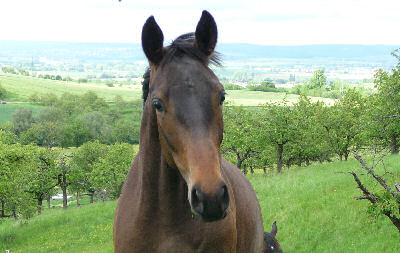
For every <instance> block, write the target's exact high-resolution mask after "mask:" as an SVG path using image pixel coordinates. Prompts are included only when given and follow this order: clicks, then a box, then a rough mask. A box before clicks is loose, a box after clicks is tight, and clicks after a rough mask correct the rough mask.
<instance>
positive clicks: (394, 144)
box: [390, 134, 399, 154]
mask: <svg viewBox="0 0 400 253" xmlns="http://www.w3.org/2000/svg"><path fill="white" fill-rule="evenodd" d="M391 139H392V140H391V142H390V153H392V154H398V153H399V143H398V142H397V134H392V138H391Z"/></svg>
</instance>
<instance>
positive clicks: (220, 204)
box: [190, 183, 229, 222]
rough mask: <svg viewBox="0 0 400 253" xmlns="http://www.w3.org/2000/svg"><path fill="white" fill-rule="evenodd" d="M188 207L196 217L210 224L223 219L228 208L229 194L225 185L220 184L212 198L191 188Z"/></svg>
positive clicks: (198, 188)
mask: <svg viewBox="0 0 400 253" xmlns="http://www.w3.org/2000/svg"><path fill="white" fill-rule="evenodd" d="M190 205H191V206H192V210H193V211H194V213H195V214H196V216H198V217H200V218H201V220H203V221H206V222H210V221H217V220H221V219H223V218H225V217H226V215H227V208H228V206H229V193H228V188H227V186H226V184H225V183H222V184H221V187H220V188H219V189H218V190H217V191H216V192H215V194H214V196H208V195H207V194H205V193H204V192H203V191H202V190H201V189H200V187H198V186H197V185H195V186H194V187H193V188H192V192H191V201H190Z"/></svg>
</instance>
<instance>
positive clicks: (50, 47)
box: [0, 41, 400, 62]
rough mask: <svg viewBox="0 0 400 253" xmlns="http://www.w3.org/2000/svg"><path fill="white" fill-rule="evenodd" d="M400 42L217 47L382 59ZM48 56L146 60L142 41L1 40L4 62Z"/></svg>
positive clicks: (259, 54)
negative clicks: (383, 43)
mask: <svg viewBox="0 0 400 253" xmlns="http://www.w3.org/2000/svg"><path fill="white" fill-rule="evenodd" d="M397 48H400V45H354V44H343V45H335V44H333V45H301V46H265V45H253V44H243V43H221V44H218V46H217V50H218V51H219V52H220V53H222V57H223V60H224V61H227V60H228V61H229V60H241V61H244V60H252V59H264V58H293V59H304V58H335V59H344V60H349V59H357V60H362V59H365V60H371V61H381V60H389V59H391V58H392V57H391V55H390V53H391V52H392V51H393V50H395V49H397ZM32 57H33V58H35V59H36V58H40V57H43V58H47V59H50V60H56V61H81V62H87V61H90V62H93V61H95V62H97V61H99V62H101V61H144V60H145V57H144V54H143V52H142V48H141V45H140V44H139V43H79V42H39V41H0V61H3V62H4V60H8V61H13V60H14V61H17V60H30V59H31V58H32Z"/></svg>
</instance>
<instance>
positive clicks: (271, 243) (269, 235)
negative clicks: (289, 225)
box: [263, 221, 283, 253]
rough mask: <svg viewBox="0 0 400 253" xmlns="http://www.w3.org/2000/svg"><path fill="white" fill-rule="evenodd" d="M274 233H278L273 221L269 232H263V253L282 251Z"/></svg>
mask: <svg viewBox="0 0 400 253" xmlns="http://www.w3.org/2000/svg"><path fill="white" fill-rule="evenodd" d="M276 233H278V227H277V226H276V221H274V223H273V224H272V229H271V232H264V242H265V245H264V251H263V252H264V253H283V251H282V248H281V245H280V244H279V242H278V240H277V239H276Z"/></svg>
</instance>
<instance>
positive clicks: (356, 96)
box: [319, 89, 366, 161]
mask: <svg viewBox="0 0 400 253" xmlns="http://www.w3.org/2000/svg"><path fill="white" fill-rule="evenodd" d="M365 110H366V104H365V100H364V99H363V98H362V96H361V94H360V93H359V92H357V91H356V90H354V89H352V90H347V91H346V92H345V93H344V96H343V98H342V99H340V100H338V101H337V102H336V103H335V105H334V106H332V107H328V108H326V110H325V111H324V112H321V114H320V115H319V117H320V122H321V123H322V125H323V127H324V128H325V130H326V133H327V138H328V141H329V144H330V146H331V149H332V151H333V152H335V153H336V154H337V155H338V156H339V159H340V160H341V161H342V159H343V157H344V159H345V160H346V161H347V158H348V156H349V153H350V150H351V149H357V148H358V147H360V146H361V145H362V144H363V141H364V140H363V138H362V137H363V129H364V126H363V125H362V124H361V114H362V112H364V111H365Z"/></svg>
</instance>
